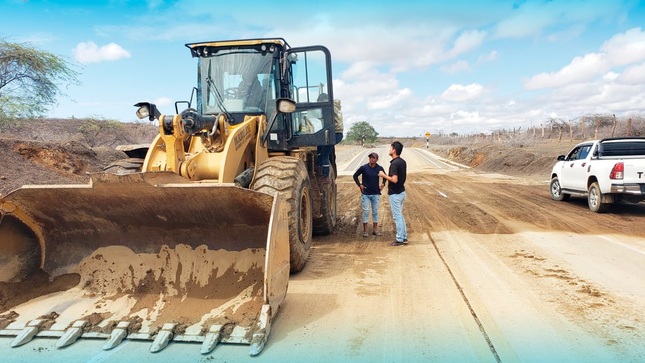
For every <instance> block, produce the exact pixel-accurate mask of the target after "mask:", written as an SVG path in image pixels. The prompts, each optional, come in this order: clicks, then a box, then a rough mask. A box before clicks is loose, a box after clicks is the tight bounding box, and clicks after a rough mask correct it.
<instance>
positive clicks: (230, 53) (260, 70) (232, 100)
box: [199, 49, 275, 114]
mask: <svg viewBox="0 0 645 363" xmlns="http://www.w3.org/2000/svg"><path fill="white" fill-rule="evenodd" d="M272 59H273V56H272V54H271V53H269V52H265V53H261V52H259V51H257V50H254V49H234V50H220V51H218V52H217V53H215V54H214V55H213V56H211V57H203V58H199V88H200V91H201V97H202V113H203V114H217V113H219V112H224V111H226V112H231V113H234V112H246V113H249V112H251V113H253V112H266V111H267V105H272V104H274V103H275V102H274V101H271V100H273V99H274V95H275V92H274V89H275V82H274V78H273V75H272V72H271V63H272V62H271V60H272ZM269 101H270V102H269Z"/></svg>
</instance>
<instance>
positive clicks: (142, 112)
mask: <svg viewBox="0 0 645 363" xmlns="http://www.w3.org/2000/svg"><path fill="white" fill-rule="evenodd" d="M137 117H138V118H139V119H144V118H146V117H150V110H148V107H146V106H141V107H139V109H138V110H137Z"/></svg>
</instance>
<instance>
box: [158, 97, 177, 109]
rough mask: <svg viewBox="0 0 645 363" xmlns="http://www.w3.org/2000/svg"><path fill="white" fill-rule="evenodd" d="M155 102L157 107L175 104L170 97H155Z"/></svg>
mask: <svg viewBox="0 0 645 363" xmlns="http://www.w3.org/2000/svg"><path fill="white" fill-rule="evenodd" d="M154 104H155V105H157V107H162V106H170V105H172V104H173V102H172V100H171V99H170V98H168V97H159V98H156V99H155V101H154Z"/></svg>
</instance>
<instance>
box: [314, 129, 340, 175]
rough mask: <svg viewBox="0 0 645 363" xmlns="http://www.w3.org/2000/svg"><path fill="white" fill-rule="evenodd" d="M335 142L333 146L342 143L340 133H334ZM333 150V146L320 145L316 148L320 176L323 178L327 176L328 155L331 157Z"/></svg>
mask: <svg viewBox="0 0 645 363" xmlns="http://www.w3.org/2000/svg"><path fill="white" fill-rule="evenodd" d="M335 137H336V142H335V143H334V144H338V143H339V142H341V141H343V134H342V133H336V134H335ZM333 150H334V145H321V146H318V150H317V151H318V164H319V165H320V166H321V167H322V176H323V177H325V178H326V177H328V176H329V164H330V161H329V155H331V152H332V151H333Z"/></svg>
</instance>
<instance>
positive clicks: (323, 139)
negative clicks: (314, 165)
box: [186, 39, 335, 150]
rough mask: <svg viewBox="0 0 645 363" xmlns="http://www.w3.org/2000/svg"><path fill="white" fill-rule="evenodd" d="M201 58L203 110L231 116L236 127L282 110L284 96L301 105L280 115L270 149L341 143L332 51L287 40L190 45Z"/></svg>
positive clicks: (199, 103)
mask: <svg viewBox="0 0 645 363" xmlns="http://www.w3.org/2000/svg"><path fill="white" fill-rule="evenodd" d="M186 46H187V47H188V48H190V50H191V54H192V55H193V57H196V58H199V61H198V79H197V82H198V84H197V110H199V112H200V113H201V114H202V115H213V116H215V115H219V114H225V115H227V117H228V120H229V123H230V124H231V125H233V126H234V125H236V124H239V123H241V122H242V121H244V119H245V117H248V116H255V115H266V116H267V119H270V118H271V115H273V113H274V112H275V111H276V110H275V105H276V100H277V99H278V98H289V99H292V100H294V101H295V102H296V112H294V113H291V114H284V113H280V114H278V115H277V119H276V120H275V122H273V123H272V125H271V129H270V132H269V134H268V137H267V139H266V140H267V142H268V144H267V147H268V148H269V149H270V150H290V149H293V148H296V147H301V146H315V145H329V144H333V143H335V137H334V121H333V115H334V112H333V89H332V87H331V84H332V77H331V56H330V54H329V51H328V50H327V48H325V47H322V46H313V47H306V48H297V49H296V48H290V47H289V45H288V44H287V42H286V41H285V40H284V39H257V40H241V41H240V40H238V41H223V42H205V43H191V44H186Z"/></svg>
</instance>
